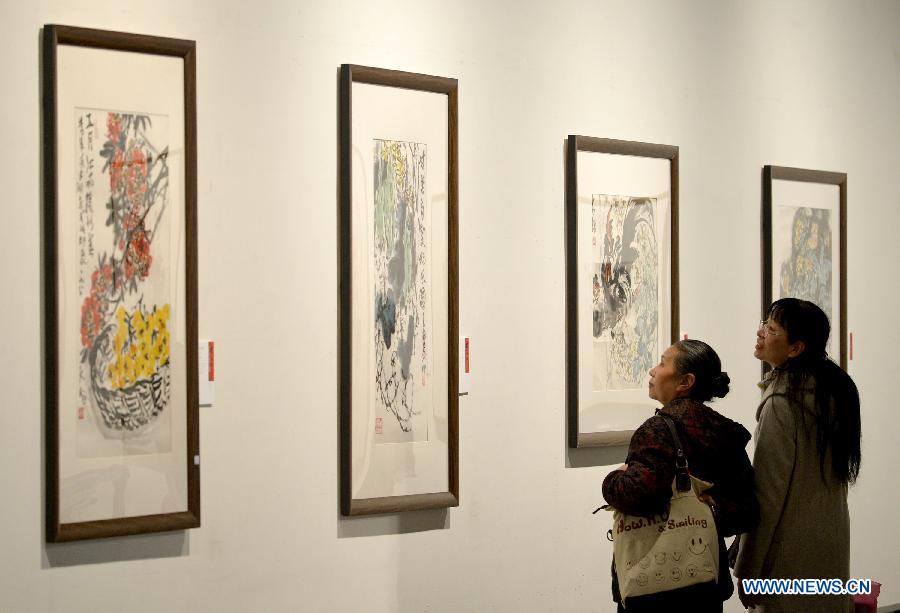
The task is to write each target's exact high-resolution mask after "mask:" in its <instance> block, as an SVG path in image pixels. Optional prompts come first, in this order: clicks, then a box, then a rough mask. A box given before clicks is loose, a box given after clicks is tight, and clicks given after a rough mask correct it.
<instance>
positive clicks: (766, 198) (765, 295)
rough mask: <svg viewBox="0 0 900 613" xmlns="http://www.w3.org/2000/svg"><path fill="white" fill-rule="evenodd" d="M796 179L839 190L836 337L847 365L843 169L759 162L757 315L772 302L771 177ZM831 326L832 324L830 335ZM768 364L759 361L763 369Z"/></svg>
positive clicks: (841, 360) (844, 177)
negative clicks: (759, 288)
mask: <svg viewBox="0 0 900 613" xmlns="http://www.w3.org/2000/svg"><path fill="white" fill-rule="evenodd" d="M773 180H780V181H799V182H803V183H821V184H824V185H836V186H837V187H838V194H839V196H838V197H839V199H840V201H839V203H838V207H839V212H838V218H839V222H838V223H839V231H838V236H839V239H838V243H839V248H840V250H841V253H840V261H839V262H838V270H839V275H840V278H839V279H838V285H839V287H838V292H837V294H838V304H839V305H840V309H841V320H840V322H839V323H838V326H837V332H838V335H839V337H840V349H839V353H840V355H839V362H840V365H841V368H844V369H846V368H847V173H844V172H829V171H825V170H808V169H806V168H790V167H787V166H763V172H762V216H761V236H762V307H761V310H760V313H761V317H760V319H765V318H766V315H767V313H768V308H769V305H770V304H772V278H773V277H772V275H773V271H772V205H773V202H772V181H773ZM834 329H835V326H834V324H832V335H831V336H832V339H833V338H834V337H835V334H834ZM767 370H768V365H767V364H766V363H765V362H764V363H763V372H764V373H765V372H766V371H767Z"/></svg>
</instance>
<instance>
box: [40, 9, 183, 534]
mask: <svg viewBox="0 0 900 613" xmlns="http://www.w3.org/2000/svg"><path fill="white" fill-rule="evenodd" d="M195 58H196V55H195V44H194V42H193V41H188V40H176V39H171V38H159V37H153V36H142V35H137V34H127V33H121V32H109V31H103V30H93V29H86V28H76V27H70V26H62V25H46V26H44V29H43V40H42V79H43V117H42V119H43V123H42V128H43V134H42V137H43V181H44V185H43V190H44V216H43V217H44V219H43V228H44V236H43V245H44V283H45V289H44V294H45V313H44V321H45V342H46V345H45V359H46V362H45V384H46V388H45V397H46V452H47V462H46V470H47V479H46V487H47V491H46V505H47V506H46V538H47V541H48V542H62V541H74V540H81V539H92V538H101V537H111V536H123V535H129V534H141V533H148V532H159V531H167V530H181V529H186V528H195V527H198V526H199V525H200V466H199V464H200V456H199V420H198V397H197V390H198V380H197V224H196V218H197V139H196V130H197V128H196V125H197V124H196V91H195V75H196V59H195Z"/></svg>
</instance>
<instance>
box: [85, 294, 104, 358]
mask: <svg viewBox="0 0 900 613" xmlns="http://www.w3.org/2000/svg"><path fill="white" fill-rule="evenodd" d="M102 326H103V318H102V316H101V314H100V300H98V299H97V295H96V294H95V293H94V292H91V294H90V296H88V297H87V298H85V299H84V302H83V303H82V304H81V344H82V345H84V346H85V347H90V346H91V344H92V343H93V342H94V339H95V338H96V337H97V335H98V334H99V333H100V328H101V327H102Z"/></svg>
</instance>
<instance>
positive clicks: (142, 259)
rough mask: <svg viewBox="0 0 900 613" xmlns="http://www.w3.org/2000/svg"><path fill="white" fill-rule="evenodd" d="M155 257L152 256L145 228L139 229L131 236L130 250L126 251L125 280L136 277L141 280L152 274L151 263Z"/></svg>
mask: <svg viewBox="0 0 900 613" xmlns="http://www.w3.org/2000/svg"><path fill="white" fill-rule="evenodd" d="M151 262H153V256H151V255H150V241H149V240H147V235H146V234H145V233H144V230H143V228H138V229H137V230H135V231H134V233H133V234H132V235H131V240H130V241H129V242H128V248H127V249H126V251H125V278H126V279H129V280H130V279H131V278H133V277H134V276H135V275H137V276H139V277H140V278H141V279H144V278H146V277H147V275H148V274H150V263H151Z"/></svg>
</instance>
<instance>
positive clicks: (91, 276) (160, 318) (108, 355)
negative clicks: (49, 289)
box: [73, 108, 173, 458]
mask: <svg viewBox="0 0 900 613" xmlns="http://www.w3.org/2000/svg"><path fill="white" fill-rule="evenodd" d="M75 122H76V126H75V139H76V142H75V143H74V145H75V163H76V185H75V190H76V195H77V206H78V212H77V220H78V228H77V232H76V233H77V250H78V251H77V253H76V254H75V256H76V257H77V261H78V279H77V288H78V301H79V302H78V303H79V305H80V310H81V313H80V326H81V330H80V340H81V343H80V347H79V350H80V359H79V362H78V363H79V377H78V401H77V407H78V408H77V413H78V414H77V416H73V418H74V419H77V424H78V425H77V428H76V432H77V434H76V436H77V455H78V456H79V457H84V458H89V457H98V456H117V455H133V454H146V453H160V452H168V451H170V450H171V428H170V420H171V416H170V413H171V409H170V387H171V374H170V360H169V356H170V351H171V336H170V332H169V330H170V326H171V320H172V316H173V313H172V306H171V303H172V297H171V296H170V295H169V293H170V289H169V288H170V287H171V283H170V262H169V261H168V257H167V254H169V253H170V249H169V242H170V240H171V232H170V221H169V217H170V215H169V214H168V211H167V208H168V207H169V206H170V202H169V201H170V195H169V162H168V156H169V151H168V145H167V143H168V118H167V117H166V116H165V115H151V114H140V113H131V112H119V111H112V110H99V109H86V108H79V109H76V113H75Z"/></svg>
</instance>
